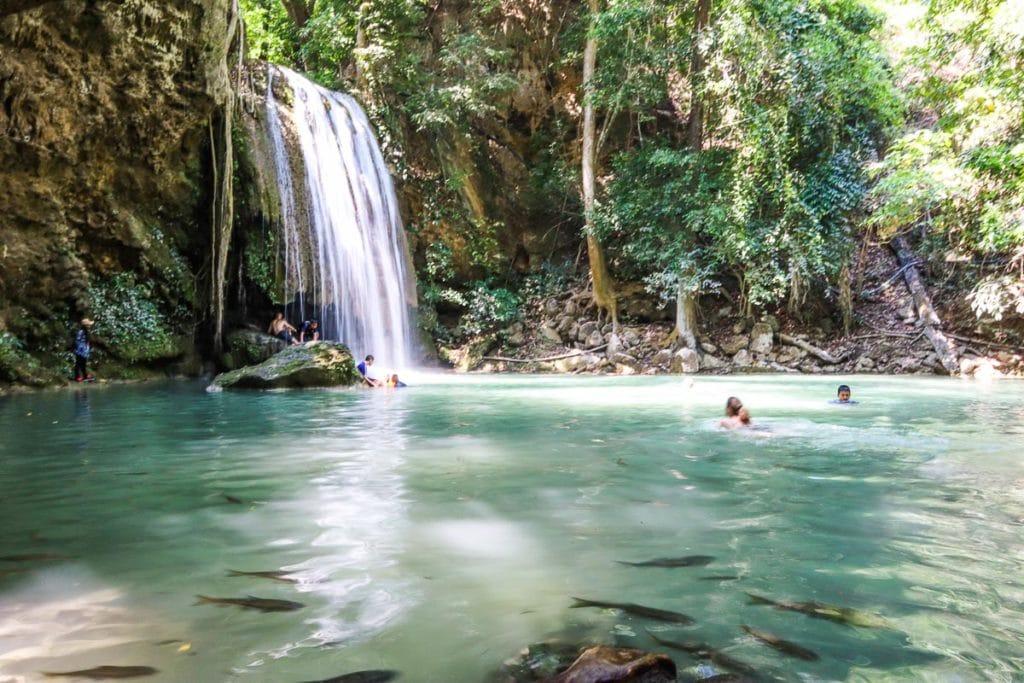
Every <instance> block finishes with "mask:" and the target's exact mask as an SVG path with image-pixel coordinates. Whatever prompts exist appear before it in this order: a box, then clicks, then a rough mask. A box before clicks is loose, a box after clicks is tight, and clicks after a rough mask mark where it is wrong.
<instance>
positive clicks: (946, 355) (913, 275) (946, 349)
mask: <svg viewBox="0 0 1024 683" xmlns="http://www.w3.org/2000/svg"><path fill="white" fill-rule="evenodd" d="M889 245H890V246H891V247H892V250H893V251H894V252H896V259H897V260H898V261H899V263H900V265H901V266H903V267H904V268H905V270H904V271H903V280H904V281H905V282H906V283H907V289H909V290H910V296H911V297H912V298H913V300H914V310H916V311H917V318H918V320H920V321H921V324H922V325H923V326H924V330H923V331H924V335H925V336H926V337H928V341H930V342H931V343H932V348H933V349H935V354H936V355H937V356H938V357H939V362H940V363H942V367H943V368H945V370H946V372H948V373H949V374H950V375H956V374H957V373H959V372H960V358H959V356H958V355H957V352H956V345H955V344H954V343H953V341H952V340H950V339H949V337H947V336H946V335H945V334H943V332H942V320H940V319H939V315H938V314H937V313H936V312H935V308H934V307H933V306H932V299H931V297H930V296H928V290H927V289H925V286H924V282H923V281H922V280H921V275H920V274H919V273H918V272H917V267H916V266H915V263H914V255H913V254H912V253H911V252H910V247H909V246H908V245H907V241H906V240H905V239H903V237H902V236H898V237H895V238H893V240H892V242H890V243H889Z"/></svg>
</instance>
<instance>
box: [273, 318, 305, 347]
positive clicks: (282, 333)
mask: <svg viewBox="0 0 1024 683" xmlns="http://www.w3.org/2000/svg"><path fill="white" fill-rule="evenodd" d="M267 333H268V334H272V335H274V336H275V337H277V338H278V339H280V340H281V341H283V342H285V343H286V344H291V345H292V346H295V345H297V344H298V343H299V340H298V339H296V338H295V337H294V333H295V328H294V327H292V326H291V324H289V323H288V321H287V320H285V319H284V313H282V312H280V311H278V312H277V313H276V314H275V315H274V319H273V320H271V321H270V327H268V328H267Z"/></svg>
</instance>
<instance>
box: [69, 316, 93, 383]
mask: <svg viewBox="0 0 1024 683" xmlns="http://www.w3.org/2000/svg"><path fill="white" fill-rule="evenodd" d="M79 325H80V327H79V328H78V331H77V332H75V343H74V346H73V348H72V351H73V352H74V354H75V381H76V382H89V381H92V380H93V379H94V378H93V376H92V375H90V374H89V370H88V369H87V368H86V364H87V363H88V362H89V353H90V352H91V351H92V344H90V343H89V330H91V329H92V325H93V321H92V320H90V319H89V318H82V320H81V322H80V323H79Z"/></svg>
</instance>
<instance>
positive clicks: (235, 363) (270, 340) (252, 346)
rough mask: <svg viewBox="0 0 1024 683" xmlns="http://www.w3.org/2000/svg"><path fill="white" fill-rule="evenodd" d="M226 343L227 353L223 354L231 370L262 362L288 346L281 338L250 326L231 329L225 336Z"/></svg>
mask: <svg viewBox="0 0 1024 683" xmlns="http://www.w3.org/2000/svg"><path fill="white" fill-rule="evenodd" d="M227 343H228V353H226V354H224V355H225V358H224V360H225V365H226V366H227V367H228V368H229V369H231V370H234V369H235V368H239V367H242V366H245V365H256V364H257V363H262V362H263V361H265V360H267V359H269V358H271V357H272V356H273V355H274V354H276V353H280V352H281V351H283V350H284V349H285V348H286V347H287V346H288V344H286V343H285V342H284V341H283V340H281V339H279V338H277V337H272V336H270V335H269V334H266V333H264V332H260V331H259V330H255V329H252V328H244V329H239V330H234V331H232V332H231V333H229V334H228V336H227Z"/></svg>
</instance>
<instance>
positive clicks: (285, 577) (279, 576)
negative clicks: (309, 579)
mask: <svg viewBox="0 0 1024 683" xmlns="http://www.w3.org/2000/svg"><path fill="white" fill-rule="evenodd" d="M289 574H291V572H286V571H281V570H279V569H275V570H272V571H266V572H240V571H238V570H237V569H229V570H228V576H253V577H256V578H258V579H270V580H271V581H280V582H282V583H298V580H297V579H292V578H289Z"/></svg>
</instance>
